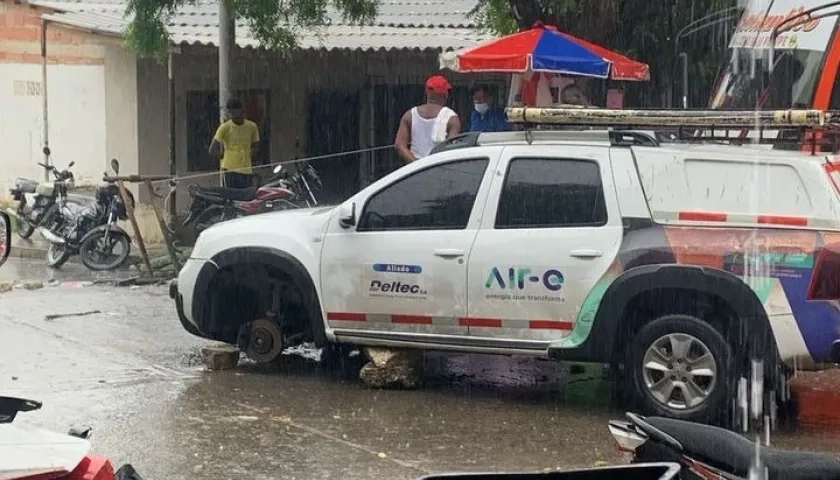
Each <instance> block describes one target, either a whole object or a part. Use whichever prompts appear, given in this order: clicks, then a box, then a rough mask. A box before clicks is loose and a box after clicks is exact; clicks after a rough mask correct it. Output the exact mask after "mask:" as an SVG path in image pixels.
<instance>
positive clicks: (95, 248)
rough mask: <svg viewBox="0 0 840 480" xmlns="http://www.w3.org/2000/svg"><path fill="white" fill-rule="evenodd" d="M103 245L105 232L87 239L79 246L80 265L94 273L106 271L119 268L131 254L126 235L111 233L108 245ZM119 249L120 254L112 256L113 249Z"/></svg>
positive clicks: (97, 233)
mask: <svg viewBox="0 0 840 480" xmlns="http://www.w3.org/2000/svg"><path fill="white" fill-rule="evenodd" d="M104 243H105V232H103V231H99V232H96V233H95V234H93V235H91V236H90V237H88V238H87V239H86V240H85V241H84V242H82V244H81V245H80V246H79V256H80V257H81V258H82V263H83V264H84V265H85V266H86V267H87V268H89V269H91V270H94V271H106V270H114V269H117V268H120V267H121V266H122V265H123V264H124V263H125V262H126V260H128V256H129V255H130V254H131V239H129V238H128V236H127V235H124V234H122V233H117V232H111V234H110V235H109V237H108V245H104ZM118 245H119V247H120V253H119V254H116V255H115V254H114V247H116V246H118Z"/></svg>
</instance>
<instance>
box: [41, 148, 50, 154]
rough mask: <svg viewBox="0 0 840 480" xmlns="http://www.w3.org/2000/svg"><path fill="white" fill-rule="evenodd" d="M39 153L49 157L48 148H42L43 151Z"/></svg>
mask: <svg viewBox="0 0 840 480" xmlns="http://www.w3.org/2000/svg"><path fill="white" fill-rule="evenodd" d="M41 151H42V152H44V155H49V154H50V147H44V148H43V150H41Z"/></svg>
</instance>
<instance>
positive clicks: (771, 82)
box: [710, 49, 825, 110]
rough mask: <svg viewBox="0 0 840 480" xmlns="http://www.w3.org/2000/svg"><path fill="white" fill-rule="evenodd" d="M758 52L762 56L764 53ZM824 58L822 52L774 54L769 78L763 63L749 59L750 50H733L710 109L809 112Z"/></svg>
mask: <svg viewBox="0 0 840 480" xmlns="http://www.w3.org/2000/svg"><path fill="white" fill-rule="evenodd" d="M760 52H763V54H764V55H766V51H760ZM824 55H825V54H824V52H821V51H814V50H781V51H777V52H776V55H775V58H774V62H773V72H772V74H770V73H768V72H767V71H766V70H767V69H766V67H763V65H764V64H765V62H766V60H764V59H763V58H761V56H760V55H753V52H752V51H751V50H745V49H736V52H733V54H732V61H731V62H730V64H729V67H728V68H727V70H726V72H725V73H724V74H723V78H722V79H721V81H720V83H719V84H718V87H717V90H716V91H715V94H714V95H713V97H712V101H711V105H710V107H711V108H714V109H752V108H756V107H757V108H760V109H763V110H769V109H780V108H811V105H812V102H813V98H814V92H815V91H816V87H817V81H818V79H819V76H820V73H821V71H822V63H823V57H824ZM736 62H737V68H735V65H736Z"/></svg>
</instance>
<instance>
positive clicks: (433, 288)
mask: <svg viewBox="0 0 840 480" xmlns="http://www.w3.org/2000/svg"><path fill="white" fill-rule="evenodd" d="M453 153H455V152H449V153H447V154H442V155H441V156H443V158H446V157H451V159H450V160H448V161H447V160H439V161H438V162H435V164H432V165H429V163H428V162H424V161H422V160H420V161H418V162H415V163H413V164H411V165H408V166H405V167H403V168H401V169H399V170H397V171H396V172H393V173H392V174H391V175H388V176H387V177H385V178H383V179H382V180H380V181H378V182H376V183H374V184H373V185H371V186H370V187H368V188H367V189H365V190H363V191H362V192H360V193H359V194H358V195H356V196H355V197H353V198H351V199H350V200H349V202H353V203H355V206H356V212H357V220H358V221H357V222H356V225H355V226H353V227H350V228H343V227H342V226H341V225H340V224H339V221H338V218H337V216H334V217H333V219H332V220H331V222H330V225H329V226H328V229H327V233H326V235H325V238H324V248H323V253H322V258H321V288H322V295H323V299H324V302H323V303H324V305H325V309H326V317H327V323H328V328H329V329H331V330H333V329H334V333H335V334H336V335H351V336H352V335H361V336H368V337H370V336H379V337H391V338H394V337H397V336H402V337H403V338H401V340H404V341H415V340H416V341H419V340H422V336H423V335H426V336H428V335H444V336H446V335H455V336H466V335H467V334H468V333H469V331H468V330H469V328H468V326H467V325H466V324H465V323H464V321H463V318H464V317H466V313H467V264H468V258H469V252H470V249H471V248H472V244H473V241H474V240H475V237H476V234H477V231H478V230H477V229H478V225H479V219H480V217H481V211H482V209H483V207H484V201H485V199H486V197H487V190H488V185H489V184H490V180H491V178H492V172H493V168H494V165H495V163H496V161H497V158H491V157H490V156H488V155H487V154H483V155H475V154H473V155H471V156H469V157H467V158H464V156H463V152H457V153H458V154H460V158H459V157H456V156H455V155H454V154H453ZM406 335H408V337H406ZM418 335H420V336H418Z"/></svg>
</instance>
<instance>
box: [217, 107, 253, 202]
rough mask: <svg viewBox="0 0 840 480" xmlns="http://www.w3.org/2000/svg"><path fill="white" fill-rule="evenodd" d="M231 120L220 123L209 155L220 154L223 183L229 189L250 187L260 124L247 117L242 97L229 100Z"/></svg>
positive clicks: (218, 155)
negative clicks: (258, 125)
mask: <svg viewBox="0 0 840 480" xmlns="http://www.w3.org/2000/svg"><path fill="white" fill-rule="evenodd" d="M226 107H227V111H228V116H229V118H230V119H229V120H227V121H226V122H224V123H222V124H221V125H219V128H218V129H217V130H216V135H214V136H213V140H212V141H211V142H210V149H209V150H210V155H213V156H214V157H216V158H219V157H221V159H222V160H221V169H222V172H223V174H224V181H223V184H224V186H225V187H228V188H247V187H250V186H252V185H253V180H252V178H253V177H252V175H251V166H252V163H251V162H252V159H253V158H254V155H256V153H257V147H258V146H259V143H260V130H259V128H257V124H256V123H254V122H252V121H250V120H247V119H246V118H245V110H244V109H243V108H242V102H241V101H239V99H236V98H231V99H230V100H228V102H227V105H226Z"/></svg>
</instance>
